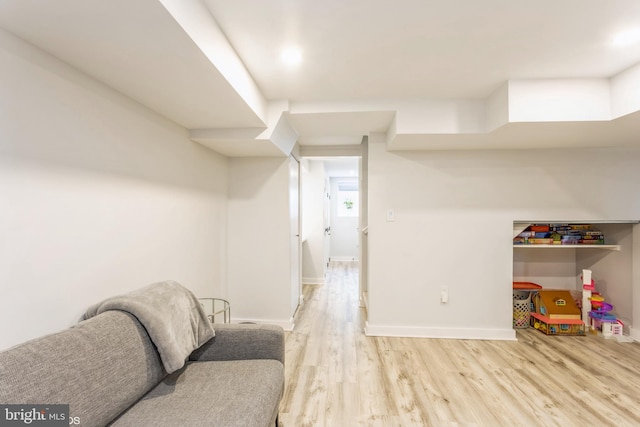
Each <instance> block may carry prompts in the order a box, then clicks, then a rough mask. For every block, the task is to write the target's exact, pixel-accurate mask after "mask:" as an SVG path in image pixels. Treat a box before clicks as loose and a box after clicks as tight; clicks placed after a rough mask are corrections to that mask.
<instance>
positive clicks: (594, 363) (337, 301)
mask: <svg viewBox="0 0 640 427" xmlns="http://www.w3.org/2000/svg"><path fill="white" fill-rule="evenodd" d="M303 292H304V299H305V304H304V305H303V306H302V307H301V309H300V310H299V311H298V313H297V314H296V319H295V323H296V327H295V329H294V331H293V332H290V333H288V334H287V337H286V368H285V369H286V387H285V394H284V398H283V400H282V404H281V406H280V424H279V425H280V426H285V427H303V426H329V427H343V426H344V427H347V426H348V427H350V426H367V427H369V426H372V427H375V426H381V427H382V426H384V427H389V426H402V427H409V426H488V427H494V426H562V427H570V426H580V427H590V426H616V427H620V426H629V427H631V426H634V427H635V426H640V343H618V342H616V341H615V340H605V339H603V338H601V337H598V336H593V335H590V336H587V337H547V336H545V335H543V334H542V333H540V332H538V331H535V330H532V329H526V330H520V331H518V341H517V342H512V341H475V340H444V339H417V338H392V337H366V336H365V335H364V332H363V331H364V328H363V324H364V311H363V309H361V308H358V295H357V293H358V291H357V268H355V265H354V264H353V263H333V264H332V265H331V266H330V271H329V275H328V280H327V283H326V284H325V285H322V286H318V285H305V286H304V289H303Z"/></svg>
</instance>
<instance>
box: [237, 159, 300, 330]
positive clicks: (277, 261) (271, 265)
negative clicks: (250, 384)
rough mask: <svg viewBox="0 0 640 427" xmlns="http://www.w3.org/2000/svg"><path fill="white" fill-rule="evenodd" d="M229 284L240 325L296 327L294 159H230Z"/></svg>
mask: <svg viewBox="0 0 640 427" xmlns="http://www.w3.org/2000/svg"><path fill="white" fill-rule="evenodd" d="M227 248H228V258H229V267H228V286H229V294H230V295H229V299H230V303H231V316H232V320H234V321H252V322H268V323H274V324H279V325H281V326H283V327H285V328H288V329H290V328H291V327H292V325H293V323H292V321H293V319H292V316H293V312H292V310H291V304H290V301H291V274H290V269H289V268H290V265H289V263H290V225H289V159H288V158H286V157H285V158H232V159H229V213H228V246H227Z"/></svg>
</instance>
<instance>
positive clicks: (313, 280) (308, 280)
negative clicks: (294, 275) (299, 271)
mask: <svg viewBox="0 0 640 427" xmlns="http://www.w3.org/2000/svg"><path fill="white" fill-rule="evenodd" d="M302 283H303V284H304V285H324V278H323V277H303V278H302Z"/></svg>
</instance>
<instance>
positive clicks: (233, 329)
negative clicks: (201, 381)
mask: <svg viewBox="0 0 640 427" xmlns="http://www.w3.org/2000/svg"><path fill="white" fill-rule="evenodd" d="M214 329H215V332H216V336H215V337H213V338H211V339H210V340H209V341H207V342H206V343H205V344H203V345H202V346H201V347H200V348H198V349H196V350H194V352H193V353H191V355H190V356H189V360H192V361H213V360H248V359H275V360H279V361H280V362H282V364H284V330H283V329H282V328H281V327H280V326H276V325H258V324H235V323H222V324H215V325H214Z"/></svg>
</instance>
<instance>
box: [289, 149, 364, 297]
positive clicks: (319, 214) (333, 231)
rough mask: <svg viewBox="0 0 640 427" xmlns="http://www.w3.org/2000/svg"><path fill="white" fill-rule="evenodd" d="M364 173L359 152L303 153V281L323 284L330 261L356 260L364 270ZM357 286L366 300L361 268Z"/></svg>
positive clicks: (360, 294)
mask: <svg viewBox="0 0 640 427" xmlns="http://www.w3.org/2000/svg"><path fill="white" fill-rule="evenodd" d="M362 175H363V173H362V157H361V156H329V157H303V158H302V161H301V180H300V182H301V193H300V194H301V222H302V227H301V230H302V256H301V257H302V263H301V266H302V283H303V285H305V284H309V285H322V284H324V283H325V281H326V278H327V277H326V276H327V273H328V271H329V265H330V262H332V261H334V262H349V263H353V264H354V265H356V267H357V268H358V270H359V271H362V260H363V251H362V241H363V233H362V230H363V228H364V227H363V222H362V221H363V212H366V197H365V198H363V189H362ZM363 200H364V201H365V203H364V204H363ZM365 256H366V255H365ZM358 287H359V292H358V293H359V296H360V302H361V304H360V305H361V306H362V305H363V302H362V295H363V292H365V289H363V282H362V274H359V283H358Z"/></svg>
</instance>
